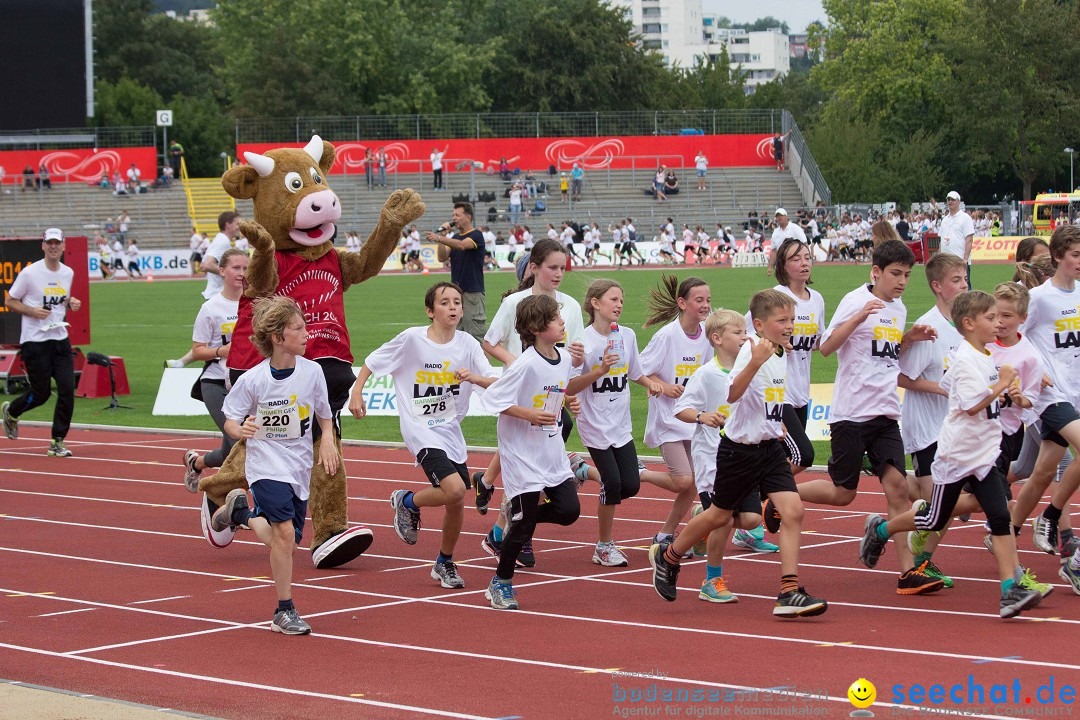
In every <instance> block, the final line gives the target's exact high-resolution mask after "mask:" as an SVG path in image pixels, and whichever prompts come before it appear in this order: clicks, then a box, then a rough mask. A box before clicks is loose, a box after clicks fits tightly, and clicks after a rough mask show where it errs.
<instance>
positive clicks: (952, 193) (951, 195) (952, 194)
mask: <svg viewBox="0 0 1080 720" xmlns="http://www.w3.org/2000/svg"><path fill="white" fill-rule="evenodd" d="M945 197H946V198H948V199H949V200H957V201H959V200H960V193H958V192H956V191H955V190H950V191H949V194H948V195H946V196H945Z"/></svg>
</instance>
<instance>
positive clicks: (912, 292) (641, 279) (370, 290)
mask: <svg viewBox="0 0 1080 720" xmlns="http://www.w3.org/2000/svg"><path fill="white" fill-rule="evenodd" d="M675 274H676V275H678V276H679V277H680V278H681V277H686V276H689V275H699V276H701V277H703V278H704V279H705V280H707V281H708V283H709V285H710V287H711V289H712V302H713V306H714V307H721V306H724V307H731V308H736V309H739V310H744V309H745V308H746V306H747V303H748V301H749V298H750V296H751V295H752V294H753V293H754V292H755V291H757V290H760V289H762V288H766V287H772V285H773V282H772V281H771V278H770V277H768V276H767V275H766V274H765V272H764V271H763V270H761V269H750V268H746V269H738V270H733V269H730V268H719V269H717V268H713V267H706V268H690V269H686V270H682V269H680V270H678V271H676V273H675ZM869 274H870V268H869V267H868V266H865V265H863V266H850V265H848V266H834V265H821V266H818V267H817V268H815V270H814V280H815V282H814V288H815V289H817V290H818V291H819V292H820V293H821V294H822V295H823V296H824V297H825V307H826V313H827V314H828V316H829V317H831V314H832V311H833V309H834V308H835V307H836V305H837V304H838V303H839V301H840V299H841V298H842V297H843V296H844V295H845V294H846V293H847V292H848V291H850V290H851V289H853V288H854V287H855V286H856V285H858V284H859V283H861V282H866V281H868V279H869ZM1011 274H1012V266H1011V265H980V266H978V267H976V268H975V272H974V276H975V286H976V287H977V288H981V289H986V290H991V289H993V287H994V285H996V284H997V283H999V282H1002V281H1004V280H1008V279H1009V278H1010V277H1011ZM660 275H661V271H660V270H644V271H638V270H634V271H624V272H618V273H616V272H614V271H612V270H603V271H582V270H575V271H574V272H572V273H569V274H568V275H567V276H566V279H565V280H564V281H563V285H562V290H563V291H564V292H566V293H569V294H570V295H571V296H573V297H576V298H581V297H583V296H584V294H585V288H586V286H587V285H588V284H589V282H590V281H592V280H594V279H596V278H598V277H608V276H611V277H615V278H617V279H618V280H619V282H620V283H622V285H623V288H624V291H625V295H626V303H625V307H624V312H623V317H622V321H623V323H624V324H626V325H629V326H630V327H632V328H634V329H635V331H636V332H637V335H638V338H639V343H640V345H641V347H644V346H645V343H646V342H648V340H649V338H650V337H652V334H653V332H655V330H656V328H649V329H642V327H641V325H642V323H643V322H644V320H645V315H646V302H647V298H648V293H649V290H650V289H651V288H652V287H654V286H655V285H656V283H657V282H658V280H659V278H660ZM446 277H448V276H447V275H443V274H432V275H428V276H420V275H404V276H401V275H394V276H378V277H375V278H373V279H371V280H369V281H368V282H366V283H363V284H361V285H358V286H355V287H353V288H352V289H350V290H349V291H348V293H346V296H345V297H346V303H345V304H346V313H347V316H348V320H349V332H350V334H351V335H352V343H353V355H354V356H355V358H356V364H357V365H359V364H360V363H361V362H363V359H364V357H365V356H366V355H367V353H369V352H370V351H372V350H374V349H375V348H377V347H378V346H379V345H380V344H382V343H383V342H385V341H387V340H389V339H390V338H392V337H393V336H394V335H396V334H397V333H399V332H401V330H403V329H404V328H406V327H409V326H411V325H418V324H422V323H423V324H426V323H427V316H426V315H425V314H424V308H423V296H424V292H425V291H426V290H427V288H428V287H429V286H430V285H431V284H432V283H433V282H436V281H437V280H439V279H443V278H446ZM513 280H514V276H513V274H512V273H509V272H500V273H489V274H488V275H487V278H486V282H487V298H488V318H489V319H490V318H492V317H494V315H495V310H496V309H497V307H498V301H499V297H500V296H501V295H502V293H503V291H504V290H505V289H506V288H507V287H509V286H510V284H511V283H512V282H513ZM204 286H205V281H204V280H190V281H168V282H160V281H159V282H154V283H144V282H132V283H129V282H124V281H116V282H109V283H93V284H92V285H91V290H90V295H91V297H90V299H91V308H92V310H91V312H92V319H91V323H92V324H91V336H92V338H93V342H92V343H91V344H90V345H89V346H88V347H84V348H83V349H84V350H86V351H88V350H96V351H98V352H105V353H108V354H112V355H120V356H123V358H124V361H125V364H126V366H127V373H128V381H129V383H130V385H131V395H130V396H129V397H124V398H122V400H121V402H123V403H124V404H125V405H131V406H133V409H131V410H112V411H103V410H102V408H103V407H104V406H105V405H107V404H108V402H107V400H106V399H102V398H93V399H83V398H76V401H75V417H74V422H76V423H100V424H108V425H130V426H137V427H148V428H186V429H200V430H212V429H214V424H213V422H212V421H211V420H210V418H209V416H206V417H160V416H153V415H151V410H152V409H153V405H154V398H155V396H156V395H157V389H158V385H159V383H160V381H161V376H162V361H163V360H164V359H166V358H171V357H179V356H180V355H182V354H183V353H184V351H185V350H187V349H188V348H189V347H190V345H191V326H192V323H193V322H194V320H195V315H196V313H197V312H198V309H199V306H200V304H201V302H202V296H201V295H200V294H199V293H200V292H201V290H202V289H203V287H204ZM904 302H905V304H906V305H907V307H908V323H909V324H910V323H911V322H912V321H914V320H915V319H916V318H917V317H919V316H920V315H921V314H922V313H923V312H925V311H926V310H927V309H928V308H929V307H930V306H931V304H932V297H931V294H930V290H929V288H928V287H927V285H926V279H925V276H924V275H923V268H922V266H916V268H915V270H914V272H913V273H912V277H911V282H910V284H909V286H908V291H907V293H906V294H905V296H904ZM835 372H836V356H835V355H834V356H832V357H828V358H822V357H820V356H819V357H816V358H815V359H814V363H813V382H825V383H827V382H832V380H833V377H834V375H835ZM631 387H633V411H632V414H633V421H634V438H635V440H636V442H637V444H638V447H639V449H643V448H644V443H643V441H642V435H643V434H644V430H645V416H646V404H647V400H646V397H645V391H644V389H643V388H640V387H638V386H633V385H632V386H631ZM345 415H346V417H344V418H343V421H342V424H343V427H344V434H345V437H347V438H355V439H365V440H379V441H400V440H401V435H400V433H399V431H398V421H397V418H394V417H369V418H365V419H364V420H363V421H357V420H354V419H353V418H352V417H351V416H348V413H347V411H346V413H345ZM23 418H24V419H25V420H43V421H47V420H50V419H51V418H52V402H50V403H48V404H47V405H46V406H44V407H42V408H38V409H36V410H33V411H31V412H30V413H27V414H26V415H24V416H23ZM464 432H465V438H466V440H467V441H468V442H469V444H471V445H494V444H495V420H494V419H493V418H466V420H465V424H464ZM569 445H570V447H571V448H575V449H581V443H580V441H579V439H578V437H577V433H574V435H573V436H572V438H571V440H570V443H569ZM815 445H816V446H817V453H818V458H819V462H824V460H825V459H826V458H827V457H828V454H829V451H828V447H827V444H826V443H823V442H817V443H815Z"/></svg>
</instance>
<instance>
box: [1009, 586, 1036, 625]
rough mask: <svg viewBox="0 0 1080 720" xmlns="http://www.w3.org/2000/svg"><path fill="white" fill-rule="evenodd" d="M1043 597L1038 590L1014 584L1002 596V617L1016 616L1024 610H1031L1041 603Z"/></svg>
mask: <svg viewBox="0 0 1080 720" xmlns="http://www.w3.org/2000/svg"><path fill="white" fill-rule="evenodd" d="M1041 599H1042V598H1041V597H1040V596H1039V593H1038V591H1036V590H1025V589H1024V588H1022V587H1020V586H1019V585H1013V586H1012V587H1011V588H1009V591H1008V592H1007V593H1005V595H1004V596H1002V598H1001V617H1003V618H1011V617H1016V616H1017V615H1019V614H1020V613H1021V612H1022V611H1024V610H1030V609H1031V608H1033V607H1035V606H1036V605H1038V604H1039V601H1040V600H1041Z"/></svg>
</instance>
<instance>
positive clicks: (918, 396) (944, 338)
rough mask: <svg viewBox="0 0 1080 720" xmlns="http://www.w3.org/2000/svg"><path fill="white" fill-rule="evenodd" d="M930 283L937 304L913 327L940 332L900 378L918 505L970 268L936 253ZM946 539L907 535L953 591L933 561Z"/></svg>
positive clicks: (945, 407) (914, 350) (927, 485)
mask: <svg viewBox="0 0 1080 720" xmlns="http://www.w3.org/2000/svg"><path fill="white" fill-rule="evenodd" d="M926 282H927V283H929V285H930V292H932V293H933V294H934V300H935V304H934V307H932V308H930V310H928V311H927V312H926V313H925V314H923V315H922V317H920V318H919V319H918V320H916V321H915V324H916V325H927V326H929V327H932V328H933V329H934V330H936V331H937V339H936V340H935V341H934V342H923V343H916V344H915V345H913V346H912V347H911V349H910V350H908V351H907V352H905V353H904V354H903V355H902V356H901V357H900V375H899V376H898V377H897V385H898V386H899V387H901V388H904V390H905V394H904V405H903V407H901V409H900V424H901V426H902V427H903V429H904V430H903V436H904V452H906V453H908V454H909V455H911V465H912V469H913V471H914V474H915V485H914V486H911V487H909V489H908V492H909V494H910V495H911V496H912V497H913V498H915V499H916V503H919V502H920V500H919V499H921V501H927V500H929V499H930V496H931V494H932V491H933V486H934V481H933V478H932V477H931V476H930V466H931V465H932V464H933V462H934V455H935V453H936V452H937V442H938V434H939V433H940V432H941V426H942V424H943V423H944V422H945V417H946V416H947V415H948V412H949V395H948V393H947V392H945V391H944V390H943V389H942V388H941V386H940V384H939V383H940V382H941V378H942V377H943V376H944V375H945V371H946V369H948V362H949V361H948V358H949V357H950V356H951V355H952V353H953V351H954V350H956V348H957V347H959V346H960V343H962V342H963V341H964V339H963V337H961V336H960V333H959V332H958V331H957V329H956V328H955V327H954V326H953V321H952V303H953V300H954V299H955V298H956V296H957V295H960V294H961V293H964V292H967V289H968V286H967V265H966V264H965V263H964V260H963V258H960V257H957V256H956V255H952V254H950V253H938V254H937V255H934V256H933V257H932V258H930V260H929V261H927V263H926ZM945 530H948V526H946V528H945ZM944 534H945V531H944V530H943V531H942V532H941V533H925V532H923V533H920V532H916V533H912V534H911V535H910V536H908V547H909V548H910V549H911V552H912V553H913V554H914V555H915V564H916V565H921V564H922V563H924V562H925V563H926V569H925V570H924V572H925V573H926V574H927V575H929V576H930V577H936V578H940V579H941V581H942V582H943V583H944V584H945V587H947V588H951V587H952V586H953V581H952V578H950V577H948V576H946V575H945V574H944V573H942V572H941V570H940V569H938V567H937V565H935V564H934V561H933V560H932V559H931V556H932V555H933V554H934V550H935V549H936V548H937V546H938V543H939V542H941V538H942V537H943V536H944Z"/></svg>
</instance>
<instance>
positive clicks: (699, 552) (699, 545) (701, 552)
mask: <svg viewBox="0 0 1080 720" xmlns="http://www.w3.org/2000/svg"><path fill="white" fill-rule="evenodd" d="M703 512H705V508H704V507H703V506H702V505H701V503H699V502H696V503H694V506H693V507H692V508H690V519H691V520H692V519H694V518H695V517H697V516H698V515H700V514H701V513H703ZM654 540H655V539H654ZM708 546H709V536H708V535H706V536H705V537H703V538H701V539H700V540H698V541H697V542H696V543H694V547H693V548H692V549H691V552H693V554H694V557H705V556H706V555H708V554H709V547H708Z"/></svg>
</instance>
